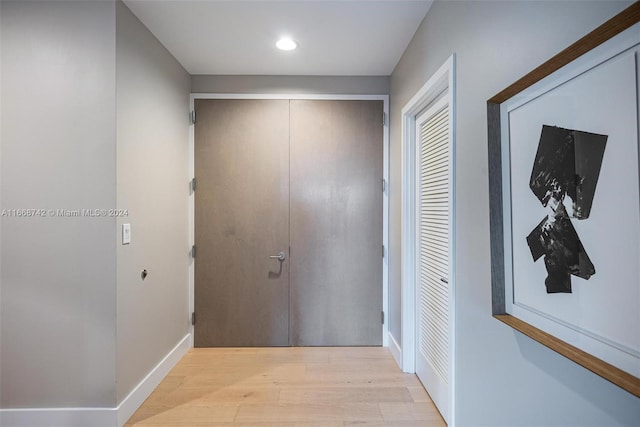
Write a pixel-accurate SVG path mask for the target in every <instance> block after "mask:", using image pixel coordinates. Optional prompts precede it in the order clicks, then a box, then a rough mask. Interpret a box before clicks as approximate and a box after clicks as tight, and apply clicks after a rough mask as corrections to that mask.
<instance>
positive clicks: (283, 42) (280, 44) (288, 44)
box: [276, 37, 298, 50]
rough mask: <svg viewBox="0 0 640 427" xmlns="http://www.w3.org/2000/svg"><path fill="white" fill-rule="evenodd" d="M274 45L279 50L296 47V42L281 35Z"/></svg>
mask: <svg viewBox="0 0 640 427" xmlns="http://www.w3.org/2000/svg"><path fill="white" fill-rule="evenodd" d="M276 47H277V48H278V49H280V50H293V49H295V48H297V47H298V43H296V42H295V41H293V40H292V39H290V38H288V37H283V38H281V39H280V40H278V41H277V43H276Z"/></svg>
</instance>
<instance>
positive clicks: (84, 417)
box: [0, 408, 117, 427]
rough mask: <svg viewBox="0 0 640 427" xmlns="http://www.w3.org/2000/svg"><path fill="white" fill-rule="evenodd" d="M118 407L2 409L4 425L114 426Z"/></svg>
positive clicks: (17, 426)
mask: <svg viewBox="0 0 640 427" xmlns="http://www.w3.org/2000/svg"><path fill="white" fill-rule="evenodd" d="M116 423H117V411H116V408H22V409H0V425H1V426H2V427H114V426H115V425H116Z"/></svg>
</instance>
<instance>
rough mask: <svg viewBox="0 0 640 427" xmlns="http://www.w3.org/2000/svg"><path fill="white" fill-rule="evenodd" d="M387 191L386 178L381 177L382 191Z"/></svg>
mask: <svg viewBox="0 0 640 427" xmlns="http://www.w3.org/2000/svg"><path fill="white" fill-rule="evenodd" d="M385 191H387V180H386V179H384V178H382V192H383V193H384V192H385Z"/></svg>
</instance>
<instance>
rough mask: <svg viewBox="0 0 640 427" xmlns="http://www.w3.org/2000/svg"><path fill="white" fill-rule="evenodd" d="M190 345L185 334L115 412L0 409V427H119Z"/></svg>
mask: <svg viewBox="0 0 640 427" xmlns="http://www.w3.org/2000/svg"><path fill="white" fill-rule="evenodd" d="M190 344H191V334H187V335H185V337H184V338H182V339H181V340H180V342H179V343H178V344H177V345H176V346H175V347H174V348H173V349H172V350H171V351H170V352H169V353H168V354H167V355H166V356H165V357H164V359H162V360H161V361H160V363H158V364H157V365H156V366H155V367H154V368H153V369H152V370H151V372H149V374H148V375H147V376H146V377H145V378H144V379H143V380H142V381H140V383H139V384H138V385H137V386H136V387H135V388H134V389H133V390H132V391H131V393H129V395H128V396H127V397H125V398H124V399H123V400H122V402H121V403H120V404H119V405H118V406H117V407H115V408H20V409H0V426H2V427H122V426H123V425H124V423H126V422H127V420H128V419H129V418H131V416H132V415H133V414H134V412H135V411H136V410H137V409H138V408H139V407H140V405H142V402H144V401H145V400H146V399H147V397H149V395H150V394H151V392H152V391H153V390H154V389H155V388H156V387H157V386H158V384H160V382H161V381H162V380H163V379H164V377H166V376H167V374H168V373H169V371H170V370H171V369H172V368H173V367H174V366H175V365H176V363H178V361H179V360H180V359H181V358H182V356H184V355H185V353H186V352H187V350H189V348H191V345H190Z"/></svg>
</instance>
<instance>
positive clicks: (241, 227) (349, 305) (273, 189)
mask: <svg viewBox="0 0 640 427" xmlns="http://www.w3.org/2000/svg"><path fill="white" fill-rule="evenodd" d="M195 108H196V117H197V122H196V125H195V174H196V181H197V184H198V187H197V190H196V192H195V243H196V248H197V258H196V263H195V311H196V319H197V322H196V325H195V345H196V347H215V346H287V345H295V346H330V345H331V346H333V345H380V344H381V343H382V328H381V310H382V253H381V252H382V196H383V194H382V188H381V182H382V162H383V146H382V141H383V138H382V130H383V124H382V111H383V109H382V101H328V100H239V99H234V100H229V99H225V100H220V99H200V100H196V103H195ZM280 253H283V254H284V259H283V260H280V259H278V258H276V257H277V256H278V255H279V254H280Z"/></svg>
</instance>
